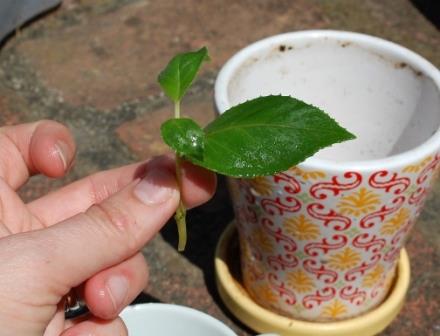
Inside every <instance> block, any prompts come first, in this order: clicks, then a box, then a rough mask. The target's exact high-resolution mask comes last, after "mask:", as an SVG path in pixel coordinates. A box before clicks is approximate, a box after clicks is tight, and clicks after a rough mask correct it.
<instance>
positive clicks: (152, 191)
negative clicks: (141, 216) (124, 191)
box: [134, 169, 177, 205]
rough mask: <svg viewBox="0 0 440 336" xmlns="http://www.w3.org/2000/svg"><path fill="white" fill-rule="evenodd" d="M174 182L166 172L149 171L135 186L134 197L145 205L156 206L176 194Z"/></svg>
mask: <svg viewBox="0 0 440 336" xmlns="http://www.w3.org/2000/svg"><path fill="white" fill-rule="evenodd" d="M176 192H177V190H176V180H175V178H174V175H172V174H171V173H170V172H168V171H167V170H159V169H151V170H148V171H147V175H145V177H144V178H143V179H142V180H141V181H140V182H139V183H138V184H137V185H136V187H135V189H134V193H135V195H136V197H137V198H138V199H139V200H140V201H141V202H143V203H145V204H147V205H157V204H161V203H164V202H166V201H168V200H169V199H170V198H171V197H172V196H173V194H174V193H176Z"/></svg>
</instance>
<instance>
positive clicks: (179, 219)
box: [174, 100, 187, 252]
mask: <svg viewBox="0 0 440 336" xmlns="http://www.w3.org/2000/svg"><path fill="white" fill-rule="evenodd" d="M174 118H176V119H178V118H180V101H179V100H178V101H176V102H175V104H174ZM181 162H182V158H181V157H180V156H179V155H178V154H176V179H177V185H178V188H179V192H180V201H179V206H178V207H177V210H176V214H175V215H174V219H175V220H176V223H177V232H178V234H179V244H178V246H177V250H178V251H179V252H182V251H184V250H185V246H186V240H187V236H186V208H185V205H184V204H183V201H182V168H181Z"/></svg>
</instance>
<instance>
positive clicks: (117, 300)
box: [106, 275, 128, 311]
mask: <svg viewBox="0 0 440 336" xmlns="http://www.w3.org/2000/svg"><path fill="white" fill-rule="evenodd" d="M106 287H107V289H108V292H109V295H110V299H111V300H112V303H113V307H114V309H115V311H118V310H119V309H120V308H121V307H122V305H123V304H124V303H125V300H126V298H127V294H128V280H127V279H126V278H125V277H123V276H120V275H115V276H112V277H110V278H109V279H108V280H107V283H106Z"/></svg>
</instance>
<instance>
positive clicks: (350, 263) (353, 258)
mask: <svg viewBox="0 0 440 336" xmlns="http://www.w3.org/2000/svg"><path fill="white" fill-rule="evenodd" d="M359 261H361V255H360V254H359V253H358V252H356V251H353V249H351V248H350V247H346V248H345V249H343V250H342V251H341V252H338V253H335V254H333V255H331V256H330V258H329V261H328V264H329V265H330V266H331V267H332V268H334V269H337V270H340V271H345V270H348V269H350V268H353V267H355V266H356V265H357V264H358V263H359Z"/></svg>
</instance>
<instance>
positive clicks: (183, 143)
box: [160, 118, 205, 160]
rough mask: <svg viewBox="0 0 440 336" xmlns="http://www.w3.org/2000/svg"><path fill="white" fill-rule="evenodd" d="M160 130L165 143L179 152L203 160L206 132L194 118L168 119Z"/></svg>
mask: <svg viewBox="0 0 440 336" xmlns="http://www.w3.org/2000/svg"><path fill="white" fill-rule="evenodd" d="M160 131H161V134H162V138H163V140H164V141H165V143H166V144H167V145H168V146H170V147H171V148H172V149H174V150H175V151H176V152H177V153H178V154H180V155H185V156H190V157H193V158H195V159H197V160H203V148H204V136H205V133H204V132H203V130H202V129H201V128H200V126H199V125H197V124H196V123H195V122H194V121H193V120H192V119H187V118H180V119H170V120H167V121H165V122H164V123H163V124H162V126H161V127H160Z"/></svg>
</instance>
